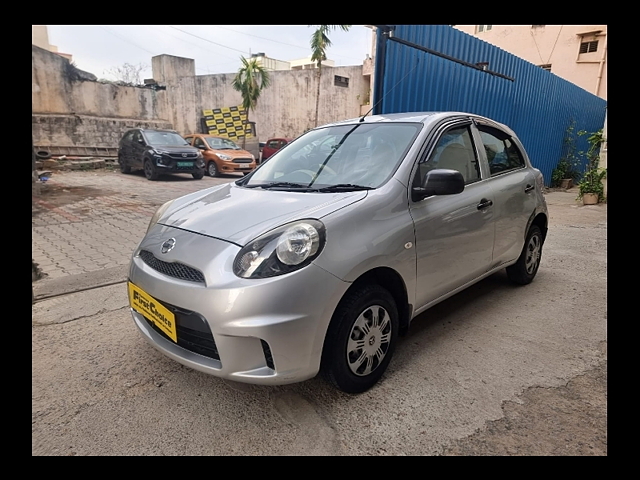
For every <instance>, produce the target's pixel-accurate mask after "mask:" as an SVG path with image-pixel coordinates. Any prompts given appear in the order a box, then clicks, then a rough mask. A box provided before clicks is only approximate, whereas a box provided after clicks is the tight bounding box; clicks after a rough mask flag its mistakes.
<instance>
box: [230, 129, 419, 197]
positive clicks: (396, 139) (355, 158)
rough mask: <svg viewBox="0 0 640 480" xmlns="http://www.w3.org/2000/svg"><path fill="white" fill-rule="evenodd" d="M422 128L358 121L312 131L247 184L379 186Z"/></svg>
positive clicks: (245, 183) (269, 160) (387, 177)
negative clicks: (353, 123)
mask: <svg viewBox="0 0 640 480" xmlns="http://www.w3.org/2000/svg"><path fill="white" fill-rule="evenodd" d="M420 127H421V124H418V123H358V124H356V125H339V126H333V127H325V128H320V129H318V130H312V131H311V132H308V133H306V134H304V135H302V136H301V137H299V138H298V139H296V140H295V141H293V142H291V143H290V144H288V145H287V146H286V147H285V148H283V149H281V150H280V151H278V152H276V153H275V154H274V155H273V156H271V157H270V158H269V159H268V161H267V162H266V163H264V164H263V165H262V166H261V167H260V168H259V169H258V170H256V171H255V172H254V173H253V174H252V175H251V176H250V177H249V178H248V180H247V181H246V182H242V185H244V186H247V187H251V186H268V185H269V184H274V185H278V184H294V185H292V188H295V187H298V188H300V187H304V188H324V187H331V186H334V185H340V186H345V187H346V186H359V187H367V188H377V187H379V186H381V185H382V184H383V183H385V182H386V181H387V180H388V179H389V178H390V177H391V175H392V174H393V173H394V172H395V170H396V168H397V167H398V165H399V164H400V161H401V160H402V159H403V158H404V156H405V154H406V153H407V151H408V150H409V147H410V146H411V144H412V143H413V141H414V139H415V138H416V135H417V134H418V131H419V130H420Z"/></svg>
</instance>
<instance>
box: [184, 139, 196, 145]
mask: <svg viewBox="0 0 640 480" xmlns="http://www.w3.org/2000/svg"><path fill="white" fill-rule="evenodd" d="M182 138H184V139H185V140H186V142H187V143H188V144H189V145H191V144H192V143H193V137H182Z"/></svg>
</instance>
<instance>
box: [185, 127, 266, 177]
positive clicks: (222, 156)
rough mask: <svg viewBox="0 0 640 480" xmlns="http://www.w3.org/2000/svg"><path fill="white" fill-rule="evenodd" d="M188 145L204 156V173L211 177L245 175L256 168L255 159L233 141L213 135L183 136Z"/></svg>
mask: <svg viewBox="0 0 640 480" xmlns="http://www.w3.org/2000/svg"><path fill="white" fill-rule="evenodd" d="M184 138H185V140H186V141H187V142H188V143H189V145H193V146H194V147H196V148H198V149H200V150H201V151H202V154H203V155H204V162H205V171H206V172H207V173H208V174H209V175H210V176H212V177H217V176H218V175H219V174H221V173H243V174H244V175H247V174H248V173H251V172H252V171H253V170H255V168H256V165H257V164H256V159H255V157H254V156H253V155H252V154H250V153H249V152H247V151H246V150H243V149H242V148H240V147H239V146H238V145H237V144H236V143H235V142H234V141H233V140H230V139H228V138H224V137H215V136H213V135H204V134H191V135H185V137H184Z"/></svg>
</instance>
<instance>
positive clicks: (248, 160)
mask: <svg viewBox="0 0 640 480" xmlns="http://www.w3.org/2000/svg"><path fill="white" fill-rule="evenodd" d="M251 162H253V160H251V159H250V158H234V159H233V163H251Z"/></svg>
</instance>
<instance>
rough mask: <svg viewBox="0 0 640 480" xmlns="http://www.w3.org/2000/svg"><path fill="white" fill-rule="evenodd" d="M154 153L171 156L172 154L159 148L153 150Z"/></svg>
mask: <svg viewBox="0 0 640 480" xmlns="http://www.w3.org/2000/svg"><path fill="white" fill-rule="evenodd" d="M152 150H153V153H155V154H156V155H169V153H170V152H168V151H167V150H162V149H159V148H153V149H152Z"/></svg>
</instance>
